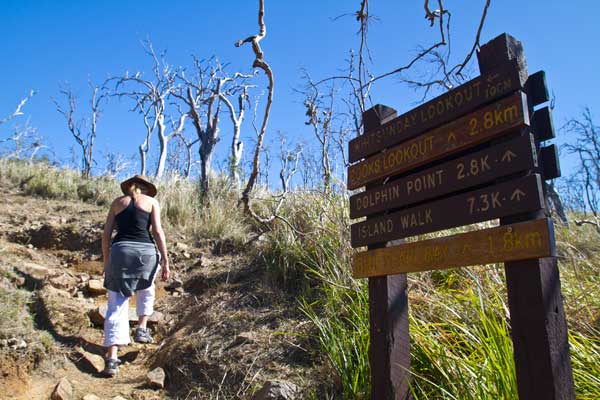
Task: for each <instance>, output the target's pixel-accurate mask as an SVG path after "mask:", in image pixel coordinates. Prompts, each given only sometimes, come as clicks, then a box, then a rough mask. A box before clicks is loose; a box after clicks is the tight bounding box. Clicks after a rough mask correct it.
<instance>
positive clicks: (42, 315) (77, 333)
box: [0, 187, 315, 400]
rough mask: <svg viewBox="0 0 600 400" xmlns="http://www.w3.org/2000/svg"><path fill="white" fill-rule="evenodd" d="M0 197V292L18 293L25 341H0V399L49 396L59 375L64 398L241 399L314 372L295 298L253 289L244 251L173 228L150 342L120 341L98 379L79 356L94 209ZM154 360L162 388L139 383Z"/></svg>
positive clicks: (95, 257) (92, 304)
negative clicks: (69, 390)
mask: <svg viewBox="0 0 600 400" xmlns="http://www.w3.org/2000/svg"><path fill="white" fill-rule="evenodd" d="M0 204H1V205H2V206H1V207H0V289H2V288H4V289H3V290H5V291H8V292H9V293H13V292H14V293H17V292H27V293H28V294H29V296H30V300H29V303H28V304H27V309H28V310H29V312H30V314H31V316H32V317H31V318H32V320H33V326H34V329H33V330H32V331H31V332H30V333H29V334H28V335H29V337H26V336H28V335H26V334H22V335H21V336H22V338H23V339H24V340H25V342H26V343H28V347H27V348H24V349H14V348H12V347H9V346H4V347H2V346H0V398H6V399H18V400H21V399H23V400H25V399H27V400H36V399H49V398H50V394H51V393H52V390H53V389H54V387H55V386H56V384H57V382H58V381H59V380H60V379H61V378H63V377H67V379H68V380H69V382H70V383H71V385H72V387H73V397H72V398H73V399H82V398H83V397H84V396H85V395H87V394H94V395H96V396H98V398H100V399H107V400H108V399H113V398H115V397H116V396H121V397H122V398H124V399H133V400H143V399H145V400H149V399H164V398H186V399H212V398H220V399H227V398H235V399H246V398H251V396H252V393H254V392H255V391H256V390H258V389H259V388H260V387H261V386H262V385H263V383H264V382H266V381H268V380H270V379H288V380H292V381H294V382H295V383H296V384H297V385H298V388H299V389H298V390H299V391H301V390H302V389H301V386H303V385H307V386H308V382H310V380H311V376H313V374H314V373H315V372H314V371H313V363H312V361H311V359H310V357H309V355H308V352H307V351H306V350H305V343H304V342H305V341H306V338H305V337H303V335H302V333H303V332H304V326H305V324H306V322H305V321H304V320H302V318H301V316H299V315H298V312H297V311H296V303H295V300H294V299H287V298H285V296H282V294H281V293H280V292H277V291H276V290H272V289H271V288H270V286H269V285H264V283H263V281H262V278H261V276H262V274H260V273H258V271H257V269H256V268H257V267H256V266H254V265H252V260H249V259H248V258H247V256H244V255H241V254H227V253H223V248H226V247H227V246H223V245H222V244H221V243H218V242H214V241H208V240H207V241H204V242H194V243H192V242H190V241H189V240H186V238H185V236H184V235H182V234H178V233H177V232H173V231H171V232H167V233H168V239H169V247H170V248H169V252H170V258H171V260H172V264H173V269H174V271H175V273H174V275H175V280H173V281H171V282H170V283H169V284H168V285H167V286H165V284H164V283H162V282H159V283H158V285H157V287H158V289H157V302H156V306H155V308H156V310H157V311H159V314H162V318H161V319H160V321H159V322H158V323H156V324H154V325H153V326H152V329H153V332H154V333H153V335H154V338H155V344H152V345H139V344H132V345H130V346H127V347H126V348H125V349H123V350H121V351H120V358H121V360H122V361H123V365H122V366H121V369H120V373H119V375H118V376H117V377H116V378H114V379H108V378H105V377H103V376H101V374H100V373H98V372H97V370H96V369H95V368H94V365H93V362H91V361H88V359H93V358H94V356H93V355H96V356H102V355H103V353H104V349H103V348H102V347H101V346H99V344H100V343H102V328H101V317H100V321H98V318H99V317H98V312H97V310H98V309H99V308H101V306H102V305H103V304H105V302H106V295H104V294H100V295H99V294H96V293H95V289H94V285H92V282H95V281H99V280H101V270H102V264H101V249H100V237H101V229H102V224H103V221H104V218H105V212H106V210H105V209H104V208H101V207H97V206H94V205H90V204H86V203H81V202H75V201H62V200H61V201H59V200H44V199H40V198H33V197H28V196H25V195H23V194H22V193H20V192H19V190H18V189H16V188H7V187H0ZM0 293H1V292H0ZM132 304H135V302H133V301H132V302H130V307H131V305H132ZM94 321H95V322H94ZM0 327H1V325H0ZM284 332H295V333H294V334H293V335H286V334H284ZM0 333H1V332H0ZM20 339H21V338H19V340H20ZM36 346H37V347H36ZM34 348H35V349H37V350H35V351H34V350H33V349H34ZM40 348H41V349H42V350H41V351H40ZM90 354H91V355H92V356H90ZM84 355H86V357H87V359H86V357H84ZM96 362H97V357H96ZM155 367H162V368H164V370H165V371H166V375H167V380H166V388H165V389H164V390H156V389H152V388H150V387H149V386H148V385H147V383H146V381H147V379H146V374H147V373H148V371H149V370H151V369H153V368H155ZM96 368H98V367H96ZM300 398H301V397H300Z"/></svg>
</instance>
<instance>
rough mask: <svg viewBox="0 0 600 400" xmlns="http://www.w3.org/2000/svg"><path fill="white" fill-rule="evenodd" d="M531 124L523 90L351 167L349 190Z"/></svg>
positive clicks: (349, 168)
mask: <svg viewBox="0 0 600 400" xmlns="http://www.w3.org/2000/svg"><path fill="white" fill-rule="evenodd" d="M528 125H529V111H528V107H527V99H526V96H525V94H524V93H523V92H516V93H515V94H513V95H511V96H510V97H507V98H504V99H502V100H499V101H497V102H495V103H493V104H490V105H488V106H486V107H483V108H481V109H479V110H477V111H475V112H473V113H471V114H468V115H465V116H464V117H461V118H459V119H457V120H455V121H452V122H450V123H448V124H446V125H443V126H441V127H439V128H436V129H434V130H432V131H429V132H427V133H424V134H422V135H420V136H418V137H416V138H414V139H411V140H408V141H406V142H404V143H401V144H399V145H398V146H395V147H392V148H391V149H387V150H386V151H385V152H382V153H379V154H377V155H375V156H372V157H369V158H367V159H365V160H363V161H361V162H359V163H357V164H354V165H351V166H350V167H348V189H357V188H359V187H361V186H363V185H365V184H367V183H369V182H372V181H374V180H377V179H381V178H384V177H388V176H390V175H394V174H399V173H401V172H405V171H408V170H410V169H412V168H415V167H418V166H420V165H423V164H426V163H429V162H432V161H436V160H438V159H440V158H443V157H445V156H448V155H451V154H455V153H457V152H460V151H462V150H465V149H468V148H470V147H473V146H475V145H477V144H479V143H482V142H485V141H488V140H491V139H494V138H496V137H498V136H500V135H502V134H506V133H508V132H512V131H514V130H515V129H519V128H523V127H525V126H528Z"/></svg>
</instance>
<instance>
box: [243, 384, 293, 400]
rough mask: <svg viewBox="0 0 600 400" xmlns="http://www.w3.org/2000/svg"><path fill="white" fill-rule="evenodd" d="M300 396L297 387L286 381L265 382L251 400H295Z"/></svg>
mask: <svg viewBox="0 0 600 400" xmlns="http://www.w3.org/2000/svg"><path fill="white" fill-rule="evenodd" d="M299 395H300V389H299V388H298V386H296V385H295V384H293V383H291V382H287V381H267V382H265V384H264V385H263V387H262V388H261V389H260V390H259V391H258V392H256V393H255V394H254V396H252V400H295V399H297V398H298V397H297V396H299Z"/></svg>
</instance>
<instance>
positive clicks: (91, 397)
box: [82, 394, 100, 400]
mask: <svg viewBox="0 0 600 400" xmlns="http://www.w3.org/2000/svg"><path fill="white" fill-rule="evenodd" d="M82 400H100V397H98V396H96V395H95V394H86V395H85V396H83V399H82Z"/></svg>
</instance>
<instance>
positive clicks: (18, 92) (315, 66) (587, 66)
mask: <svg viewBox="0 0 600 400" xmlns="http://www.w3.org/2000/svg"><path fill="white" fill-rule="evenodd" d="M257 3H258V2H257V1H248V0H246V1H238V0H229V1H228V0H223V1H220V2H214V1H198V0H197V1H188V0H180V1H171V2H166V1H156V0H146V1H127V0H121V1H114V0H106V1H102V2H92V1H83V0H79V1H75V0H70V1H67V0H55V1H50V0H46V1H44V0H28V1H22V0H19V1H17V0H1V2H0V7H1V13H0V36H1V37H2V38H4V40H3V41H2V57H1V59H0V74H1V76H2V77H3V78H4V79H3V82H2V95H0V116H4V115H5V114H8V113H9V112H12V110H13V109H14V107H15V106H16V104H17V103H18V101H19V100H20V99H21V98H22V97H23V96H24V95H25V94H26V93H27V92H28V91H29V89H35V90H36V91H37V95H36V96H35V97H34V98H33V99H31V101H30V102H29V103H27V105H26V106H25V108H24V112H25V114H26V115H25V116H24V117H20V118H19V119H18V120H16V122H19V123H23V122H24V121H25V118H29V119H30V121H31V124H32V125H34V126H36V127H37V128H38V130H39V133H40V134H41V135H42V136H43V137H44V138H45V139H46V141H47V142H48V143H50V144H51V146H52V148H53V150H54V151H55V153H56V156H57V157H58V158H59V159H61V160H63V161H68V160H69V158H70V155H69V154H70V150H69V149H70V148H71V147H72V146H73V145H74V141H73V139H72V137H70V136H69V134H68V132H67V130H66V124H65V121H64V119H63V117H62V116H61V115H59V114H58V113H57V112H56V110H55V107H54V105H53V103H52V101H51V97H52V96H54V97H57V96H58V90H59V84H61V83H64V82H69V84H70V86H71V87H72V88H73V89H74V91H75V92H76V93H77V94H78V95H79V96H80V97H81V99H82V100H86V99H87V98H88V90H87V81H88V80H90V79H91V80H92V81H95V82H102V81H103V80H104V79H106V78H107V77H109V76H114V75H118V74H121V73H123V72H124V71H130V72H132V71H138V70H141V71H148V67H149V65H150V64H149V59H148V57H146V56H145V55H144V52H143V50H142V48H141V45H140V41H141V40H143V39H146V38H150V39H151V40H152V42H153V43H154V47H155V48H156V49H157V50H162V49H167V60H168V61H169V62H170V63H171V64H173V65H189V64H190V60H191V58H190V55H191V54H195V55H197V56H199V57H201V58H207V57H210V56H213V55H216V56H218V57H219V59H220V60H222V61H223V62H227V63H230V67H229V70H230V71H235V70H241V71H246V72H248V71H250V70H251V68H250V65H251V62H252V60H253V55H252V52H251V50H250V48H249V47H243V48H235V47H234V46H233V43H234V42H235V41H237V40H239V39H241V38H245V37H247V36H249V35H252V34H255V33H256V32H257V22H256V21H257V16H256V13H257ZM483 4H484V1H470V2H468V3H467V5H465V2H458V1H447V2H446V4H445V5H446V7H447V8H448V9H450V10H451V12H452V13H453V14H452V19H453V28H452V41H453V50H452V51H453V54H455V55H456V57H457V58H458V57H459V56H461V55H464V54H466V51H467V49H468V47H469V46H470V45H471V44H472V38H473V36H474V33H475V29H476V27H477V23H478V18H479V15H480V12H481V8H482V7H483ZM358 7H359V1H343V2H342V1H334V0H321V1H315V0H305V1H302V2H290V1H281V0H280V1H269V0H267V4H266V23H267V37H266V39H265V40H264V41H263V42H262V45H263V49H264V50H265V54H266V58H267V60H268V61H269V62H270V63H271V65H272V68H273V70H274V72H275V76H276V98H275V104H274V108H273V111H272V118H271V121H270V125H269V126H270V129H269V136H270V138H271V139H273V138H275V132H276V131H277V130H281V131H283V132H284V133H285V134H286V135H288V136H289V137H290V138H291V139H292V140H296V141H310V140H311V139H310V135H311V133H310V131H309V129H308V127H306V126H305V125H304V121H305V116H304V111H305V110H304V108H303V106H302V99H301V98H300V97H299V95H298V94H297V93H295V92H294V90H293V89H294V88H298V87H299V86H300V85H301V83H302V82H301V79H300V75H301V72H300V71H301V69H302V68H306V69H307V70H308V71H309V72H310V73H311V75H312V76H313V77H314V78H321V77H326V76H330V75H333V74H336V73H337V72H338V71H339V70H340V69H341V68H343V67H344V65H345V63H344V60H345V59H346V57H347V54H348V50H349V49H350V48H356V47H357V43H358V37H357V35H356V31H357V28H358V26H357V24H356V21H355V20H354V18H352V17H351V16H345V17H341V18H338V19H336V18H335V17H338V16H341V15H343V14H351V13H353V12H355V11H356V10H357V9H358ZM370 7H371V10H370V11H371V13H372V14H374V15H375V16H376V17H377V19H376V20H375V21H374V22H373V24H372V25H371V27H370V31H369V41H370V46H371V50H372V56H373V61H374V64H373V65H372V67H371V68H372V70H373V72H374V73H381V72H386V71H388V70H390V69H393V68H394V67H396V66H399V65H402V64H404V63H406V62H407V61H408V60H409V59H410V58H411V57H412V55H413V54H414V51H415V48H416V47H417V46H419V45H422V46H427V45H428V44H430V43H432V41H433V40H435V34H436V32H435V31H434V30H433V29H432V28H430V27H429V25H428V23H427V22H426V21H425V20H424V18H423V15H424V13H423V2H422V0H414V1H399V0H394V1H376V0H372V1H371V5H370ZM598 12H600V4H599V3H598V2H595V1H577V2H572V3H569V4H567V3H566V2H564V1H555V0H545V1H514V0H503V1H498V0H496V1H492V6H491V8H490V12H489V16H488V19H487V22H486V25H485V27H484V30H483V32H482V42H485V41H487V40H490V39H492V38H494V37H495V36H497V35H498V34H500V33H502V32H508V33H510V34H512V35H513V36H515V37H516V38H518V39H519V40H521V41H522V42H523V44H524V47H525V53H526V56H527V60H528V65H529V71H530V73H532V72H535V71H537V70H539V69H544V70H545V71H546V73H547V78H548V84H549V87H550V90H551V91H552V93H553V94H554V95H555V96H556V108H555V110H554V119H555V125H556V126H557V127H560V126H561V125H563V123H564V122H565V121H566V120H567V119H569V118H571V117H576V116H578V115H579V114H580V112H581V110H582V108H583V107H584V106H589V107H590V108H591V110H592V113H593V114H594V115H596V114H598V113H600V101H599V100H598V96H597V93H599V92H600V90H599V89H600V87H599V86H600V84H599V81H598V78H597V71H598V69H599V67H600V55H599V52H598V47H597V44H596V43H597V38H598V36H599V33H600V28H599V26H600V25H599V24H598V23H597V20H596V18H597V15H598ZM471 70H472V71H473V72H474V73H475V74H476V73H477V69H476V64H474V65H473V68H472V69H471ZM259 83H260V84H261V85H263V87H264V85H265V80H264V79H262V77H261V78H260V79H259ZM420 95H421V94H420V93H418V92H415V91H413V90H412V89H408V88H407V87H406V86H405V85H401V84H399V83H398V79H396V78H394V77H392V78H389V79H387V80H385V81H383V82H380V83H379V84H378V85H377V86H376V87H375V88H374V91H373V98H374V101H375V102H377V103H382V104H386V105H389V106H391V107H394V108H396V109H397V110H398V111H399V112H403V111H406V110H408V109H410V108H412V107H414V106H415V104H416V102H417V101H418V99H419V98H420ZM130 107H131V104H130V103H126V102H123V101H122V102H119V101H118V100H117V99H112V100H111V102H110V103H109V104H108V105H107V106H106V107H105V111H104V114H103V116H102V119H101V120H100V123H99V127H98V138H97V144H96V148H97V150H98V151H99V152H103V151H106V150H110V151H117V152H121V153H123V154H125V155H135V154H136V152H137V146H138V144H139V143H140V142H141V140H142V138H143V125H142V122H141V120H140V118H139V117H138V116H137V115H135V114H133V113H129V112H128V111H127V110H128V109H129V108H130ZM80 108H83V104H82V105H81V106H80ZM222 119H223V120H225V119H226V118H225V117H223V118H222ZM9 128H10V126H9V127H7V126H6V125H4V126H2V127H1V128H0V136H1V137H5V136H6V135H8V134H9V133H10V130H9ZM190 128H191V127H190ZM229 132H230V131H229V128H228V125H227V124H226V123H224V124H223V125H222V129H221V137H222V140H221V142H220V143H219V145H218V154H217V159H224V158H225V157H226V156H225V154H226V153H225V152H226V151H227V149H228V145H229V135H230V133H229ZM188 133H189V134H190V135H191V134H193V131H191V129H190V130H189V131H188ZM243 133H245V134H248V135H252V133H251V131H250V128H249V125H246V127H245V128H244V131H243ZM567 139H568V138H567V137H566V135H562V136H561V135H560V133H559V138H558V143H562V142H564V141H565V140H567ZM155 143H156V142H155ZM249 147H250V146H247V147H246V148H247V149H248V148H249ZM98 156H99V157H98V160H99V161H100V162H101V160H100V158H101V155H100V154H98ZM217 161H218V160H217ZM563 166H564V167H565V168H564V169H566V170H567V171H566V172H568V170H569V168H570V163H569V162H563Z"/></svg>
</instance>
